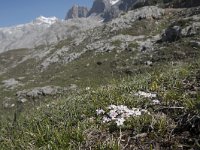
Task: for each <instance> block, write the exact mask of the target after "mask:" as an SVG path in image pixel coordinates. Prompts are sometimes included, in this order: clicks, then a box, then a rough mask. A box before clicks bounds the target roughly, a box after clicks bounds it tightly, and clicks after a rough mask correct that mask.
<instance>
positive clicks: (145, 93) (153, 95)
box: [135, 91, 157, 98]
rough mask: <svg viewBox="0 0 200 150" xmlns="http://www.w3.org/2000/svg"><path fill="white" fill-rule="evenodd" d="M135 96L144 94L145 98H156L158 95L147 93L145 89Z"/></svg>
mask: <svg viewBox="0 0 200 150" xmlns="http://www.w3.org/2000/svg"><path fill="white" fill-rule="evenodd" d="M135 96H143V97H145V98H156V97H157V95H156V94H154V93H147V92H143V91H139V92H138V93H136V94H135Z"/></svg>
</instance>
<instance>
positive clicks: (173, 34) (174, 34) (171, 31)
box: [158, 26, 181, 42]
mask: <svg viewBox="0 0 200 150" xmlns="http://www.w3.org/2000/svg"><path fill="white" fill-rule="evenodd" d="M180 38H181V27H180V26H172V27H169V28H167V29H166V30H165V31H164V33H162V35H161V39H160V40H159V41H158V42H174V41H177V40H179V39H180Z"/></svg>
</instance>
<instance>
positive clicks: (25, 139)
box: [0, 60, 200, 149]
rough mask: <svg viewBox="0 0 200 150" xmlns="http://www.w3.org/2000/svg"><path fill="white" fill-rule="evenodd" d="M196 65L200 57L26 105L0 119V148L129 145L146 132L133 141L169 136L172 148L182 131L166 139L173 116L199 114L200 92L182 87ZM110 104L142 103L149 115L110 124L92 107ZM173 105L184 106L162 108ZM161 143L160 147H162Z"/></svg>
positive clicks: (160, 140) (146, 143) (148, 143)
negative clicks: (155, 99)
mask: <svg viewBox="0 0 200 150" xmlns="http://www.w3.org/2000/svg"><path fill="white" fill-rule="evenodd" d="M199 66H200V61H199V60H197V61H196V62H194V63H191V64H190V65H188V64H187V63H179V64H178V63H177V65H170V64H166V65H163V66H162V67H158V68H157V69H155V70H154V69H153V70H152V71H151V72H145V73H143V74H140V75H136V76H134V77H131V78H130V77H129V78H124V79H123V80H121V81H117V80H113V81H112V83H110V84H109V85H107V86H102V87H97V88H95V87H94V88H92V89H91V90H84V89H82V90H81V91H79V92H78V91H75V92H73V93H71V94H70V95H68V96H64V97H62V98H59V99H54V100H51V101H50V103H49V104H48V106H47V104H42V105H41V106H39V107H38V108H37V109H36V108H34V109H31V110H30V111H28V110H26V111H25V112H22V113H21V114H20V115H19V117H17V120H12V121H11V122H9V121H5V122H3V121H2V122H1V123H0V128H1V130H0V133H1V134H0V145H1V149H89V148H92V149H121V148H122V147H123V146H127V148H130V147H131V146H134V147H137V146H138V145H137V142H136V143H135V142H134V140H131V141H128V139H129V138H131V137H132V138H133V137H134V136H136V135H139V134H141V133H146V134H147V136H145V137H143V138H138V142H139V143H140V144H141V145H143V146H144V148H146V149H150V147H151V146H152V147H155V143H151V141H152V140H153V141H157V142H158V143H159V144H160V145H162V144H164V143H163V142H164V141H163V140H168V142H171V144H170V145H169V146H170V147H172V148H174V149H176V148H177V145H180V144H185V143H182V140H181V139H178V137H179V136H181V134H175V133H173V136H174V138H175V141H172V139H173V138H172V139H171V140H170V139H168V138H167V135H170V134H172V132H173V130H174V129H175V128H177V124H178V121H177V119H178V118H179V117H181V116H182V114H184V113H188V114H193V115H194V114H196V115H199V109H198V107H197V106H198V105H199V104H200V100H199V95H198V93H196V96H197V98H194V97H193V96H191V95H188V92H189V91H188V89H187V88H186V89H185V86H184V82H183V81H184V80H185V79H188V81H190V78H191V79H194V80H196V79H195V77H196V76H198V71H199V69H198V68H199ZM166 68H167V69H166ZM193 82H194V83H198V82H197V81H193ZM155 84H156V86H155ZM139 90H143V91H151V92H156V93H157V94H158V95H159V100H160V101H161V104H160V105H159V106H157V105H152V104H151V103H150V100H148V99H146V98H138V97H135V96H134V93H135V92H137V91H139ZM110 104H115V105H126V106H128V107H129V108H131V107H138V108H147V109H148V111H149V112H150V113H151V115H144V116H141V117H136V118H130V119H129V120H127V121H126V122H125V125H124V126H123V127H121V128H119V127H117V126H116V125H115V124H113V123H111V124H104V123H102V122H101V118H99V117H97V116H96V112H95V111H96V109H98V108H103V109H106V107H107V106H108V105H110ZM174 106H176V107H184V109H183V110H182V109H180V110H179V109H174V110H173V109H172V110H171V111H169V112H168V111H166V110H165V109H164V108H165V107H166V109H170V107H174ZM26 114H29V115H26ZM179 138H180V137H179ZM16 139H17V140H16ZM176 142H177V143H176ZM188 142H189V141H188ZM127 144H128V145H127ZM187 146H191V147H194V148H197V147H198V146H197V145H189V144H188V145H187ZM138 148H139V147H138ZM161 148H163V149H164V147H162V146H161Z"/></svg>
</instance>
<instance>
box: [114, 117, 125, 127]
mask: <svg viewBox="0 0 200 150" xmlns="http://www.w3.org/2000/svg"><path fill="white" fill-rule="evenodd" d="M125 121H126V120H125V119H124V118H118V119H117V120H116V124H117V126H122V125H124V122H125Z"/></svg>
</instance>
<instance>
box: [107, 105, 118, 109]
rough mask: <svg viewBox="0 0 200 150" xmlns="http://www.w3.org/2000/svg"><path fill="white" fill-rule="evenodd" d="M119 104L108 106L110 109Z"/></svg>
mask: <svg viewBox="0 0 200 150" xmlns="http://www.w3.org/2000/svg"><path fill="white" fill-rule="evenodd" d="M116 107H117V106H116V105H110V106H108V109H115V108H116Z"/></svg>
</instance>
